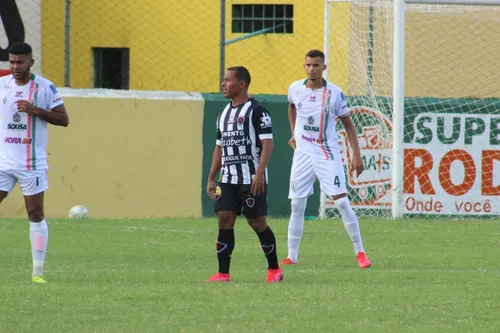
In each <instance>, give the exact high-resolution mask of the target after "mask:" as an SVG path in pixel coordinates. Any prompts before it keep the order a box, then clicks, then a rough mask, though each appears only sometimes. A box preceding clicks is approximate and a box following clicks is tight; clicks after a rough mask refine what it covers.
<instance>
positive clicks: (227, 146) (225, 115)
mask: <svg viewBox="0 0 500 333" xmlns="http://www.w3.org/2000/svg"><path fill="white" fill-rule="evenodd" d="M272 138H273V132H272V123H271V116H270V115H269V112H268V111H267V110H266V108H265V107H264V106H262V105H261V104H260V103H259V102H257V101H256V100H255V99H253V98H250V99H249V100H248V101H247V102H245V103H243V104H241V105H238V106H235V107H233V106H232V105H231V103H229V104H228V105H227V106H226V107H225V108H224V109H222V110H221V111H219V114H218V115H217V141H216V144H217V145H219V146H221V147H222V169H221V174H220V179H219V180H220V182H222V183H228V184H251V183H252V176H253V175H254V174H255V172H256V170H257V168H258V167H259V161H260V154H261V151H262V142H261V140H265V139H272ZM265 178H266V183H267V169H266V173H265Z"/></svg>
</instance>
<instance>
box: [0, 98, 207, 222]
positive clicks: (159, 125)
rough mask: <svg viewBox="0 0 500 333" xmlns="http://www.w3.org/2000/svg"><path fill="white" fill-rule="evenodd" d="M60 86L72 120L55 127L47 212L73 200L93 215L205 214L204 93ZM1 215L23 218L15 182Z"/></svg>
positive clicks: (63, 210)
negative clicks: (202, 193) (202, 199)
mask: <svg viewBox="0 0 500 333" xmlns="http://www.w3.org/2000/svg"><path fill="white" fill-rule="evenodd" d="M60 90H61V93H62V94H63V96H64V101H65V104H66V107H67V109H68V113H69V116H70V125H69V127H67V128H58V127H54V126H52V127H50V130H49V147H48V154H49V168H50V170H49V186H50V188H49V190H48V191H47V193H46V214H47V216H48V217H59V216H67V214H68V211H69V209H70V208H71V207H72V206H73V205H84V206H86V207H87V208H88V209H89V210H90V215H91V216H92V217H94V218H95V217H99V218H126V217H161V216H201V202H200V199H199V193H200V183H201V172H202V136H201V135H202V133H201V128H202V122H203V99H202V98H201V96H200V95H199V94H194V95H187V94H183V93H155V92H141V93H136V94H134V93H133V92H126V93H125V92H124V93H122V94H119V93H120V92H100V91H97V92H96V91H91V90H77V91H71V90H66V89H60ZM146 97H149V98H152V99H146ZM1 215H2V216H25V212H24V202H23V198H22V195H21V193H20V191H19V189H18V188H17V187H16V190H15V192H13V193H12V194H11V196H10V197H9V198H7V199H6V200H5V201H4V202H3V203H2V207H1Z"/></svg>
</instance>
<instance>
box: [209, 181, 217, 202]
mask: <svg viewBox="0 0 500 333" xmlns="http://www.w3.org/2000/svg"><path fill="white" fill-rule="evenodd" d="M215 187H216V186H215V183H214V182H213V181H212V180H209V181H208V183H207V194H208V196H209V197H210V199H212V200H215Z"/></svg>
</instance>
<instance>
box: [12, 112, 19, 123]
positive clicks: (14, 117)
mask: <svg viewBox="0 0 500 333" xmlns="http://www.w3.org/2000/svg"><path fill="white" fill-rule="evenodd" d="M12 121H14V122H15V123H18V122H20V121H21V115H20V114H19V112H14V114H13V115H12Z"/></svg>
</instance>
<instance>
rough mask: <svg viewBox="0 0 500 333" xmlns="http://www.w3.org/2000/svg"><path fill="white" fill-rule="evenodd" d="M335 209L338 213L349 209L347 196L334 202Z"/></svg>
mask: <svg viewBox="0 0 500 333" xmlns="http://www.w3.org/2000/svg"><path fill="white" fill-rule="evenodd" d="M335 207H337V209H338V210H340V211H344V210H346V209H349V207H351V204H350V203H349V199H347V196H344V197H341V198H339V199H337V200H335Z"/></svg>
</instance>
